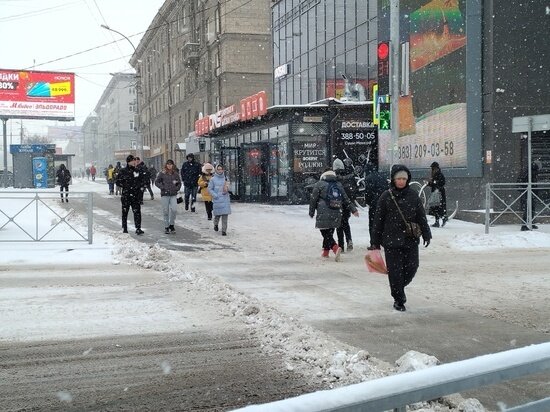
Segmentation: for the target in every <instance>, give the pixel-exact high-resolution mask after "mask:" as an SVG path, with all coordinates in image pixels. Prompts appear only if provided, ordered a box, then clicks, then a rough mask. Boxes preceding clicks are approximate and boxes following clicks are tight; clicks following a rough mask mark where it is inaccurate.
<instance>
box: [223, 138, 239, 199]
mask: <svg viewBox="0 0 550 412" xmlns="http://www.w3.org/2000/svg"><path fill="white" fill-rule="evenodd" d="M239 152H240V150H239V148H238V147H229V146H224V147H222V148H221V150H220V156H221V159H220V160H221V163H222V164H223V165H224V168H225V177H226V179H228V180H229V192H230V195H231V199H234V200H239V199H241V197H242V193H241V188H240V181H241V171H240V170H241V163H240V158H239Z"/></svg>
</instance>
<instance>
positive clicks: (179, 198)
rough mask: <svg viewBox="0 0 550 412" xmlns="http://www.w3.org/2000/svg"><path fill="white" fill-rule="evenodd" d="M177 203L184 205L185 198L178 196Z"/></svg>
mask: <svg viewBox="0 0 550 412" xmlns="http://www.w3.org/2000/svg"><path fill="white" fill-rule="evenodd" d="M176 203H177V204H178V205H179V204H180V203H183V197H181V196H178V198H177V199H176Z"/></svg>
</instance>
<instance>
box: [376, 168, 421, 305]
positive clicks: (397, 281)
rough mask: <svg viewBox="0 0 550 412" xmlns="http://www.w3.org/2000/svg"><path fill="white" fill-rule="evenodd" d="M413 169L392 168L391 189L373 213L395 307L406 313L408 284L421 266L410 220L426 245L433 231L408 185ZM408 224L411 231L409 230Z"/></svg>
mask: <svg viewBox="0 0 550 412" xmlns="http://www.w3.org/2000/svg"><path fill="white" fill-rule="evenodd" d="M410 182H411V172H410V171H409V169H408V168H407V167H406V166H404V165H394V166H393V167H392V170H391V182H390V189H388V190H386V191H385V192H384V193H382V195H381V196H380V199H379V200H378V204H377V206H376V213H375V216H374V227H373V231H372V234H373V237H372V245H371V246H370V247H369V248H368V249H370V250H372V249H380V247H381V246H383V247H384V254H385V257H386V265H387V268H388V280H389V284H390V292H391V296H392V297H393V300H394V303H393V307H394V309H395V310H398V311H400V312H404V311H405V310H406V308H405V303H406V302H407V296H406V294H405V287H406V286H407V285H409V284H410V283H411V281H412V280H413V278H414V276H415V275H416V271H417V270H418V266H419V257H418V256H419V253H418V244H419V243H420V238H419V237H417V236H418V235H419V234H418V233H414V231H413V230H412V226H411V224H410V223H414V224H416V225H417V227H418V228H419V229H420V231H421V236H422V239H423V241H424V246H425V247H428V245H429V244H430V240H431V238H432V234H431V231H430V226H429V225H428V220H427V219H426V212H425V210H424V206H423V205H422V201H421V200H420V197H419V196H418V193H416V192H415V191H414V190H413V189H411V188H410V187H409V183H410ZM407 226H409V228H410V229H411V230H407Z"/></svg>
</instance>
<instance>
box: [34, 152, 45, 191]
mask: <svg viewBox="0 0 550 412" xmlns="http://www.w3.org/2000/svg"><path fill="white" fill-rule="evenodd" d="M32 180H33V184H34V187H36V188H44V187H48V159H46V158H45V157H34V158H33V159H32Z"/></svg>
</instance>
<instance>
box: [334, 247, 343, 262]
mask: <svg viewBox="0 0 550 412" xmlns="http://www.w3.org/2000/svg"><path fill="white" fill-rule="evenodd" d="M332 251H333V252H334V254H335V255H336V256H334V260H335V261H336V262H340V255H341V254H342V248H341V247H340V246H338V245H337V244H334V246H332Z"/></svg>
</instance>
